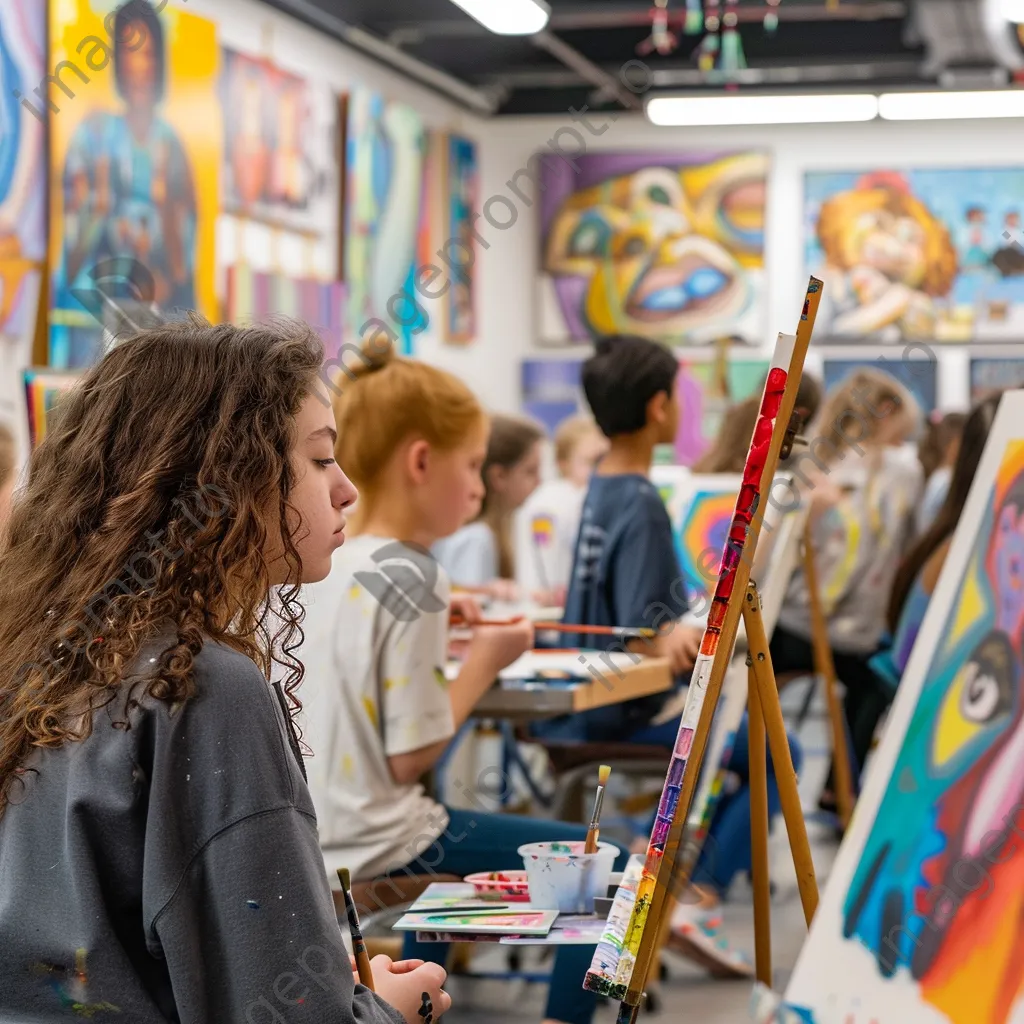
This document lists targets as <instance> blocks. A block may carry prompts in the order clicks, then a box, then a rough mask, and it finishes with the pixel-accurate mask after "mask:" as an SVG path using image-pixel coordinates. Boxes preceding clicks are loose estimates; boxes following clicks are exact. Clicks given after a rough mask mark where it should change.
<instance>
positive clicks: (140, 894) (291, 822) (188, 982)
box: [0, 642, 402, 1024]
mask: <svg viewBox="0 0 1024 1024" xmlns="http://www.w3.org/2000/svg"><path fill="white" fill-rule="evenodd" d="M158 650H159V648H157V649H155V650H147V651H146V652H145V654H146V657H145V659H144V660H145V661H146V662H148V658H149V657H151V656H153V655H154V654H156V653H158ZM196 686H197V695H196V697H195V698H194V699H192V700H189V701H187V702H186V703H185V704H184V706H180V707H178V708H176V709H174V710H172V709H171V708H170V707H168V705H166V704H164V703H160V702H158V701H154V700H151V699H148V698H147V699H145V700H144V701H143V702H142V705H141V706H140V707H138V708H137V709H135V710H133V711H132V712H131V715H130V722H131V728H129V729H124V728H122V727H117V726H115V724H114V723H115V722H118V721H123V720H124V714H123V708H124V695H123V694H122V695H121V696H120V697H119V699H118V700H117V701H115V702H114V703H113V704H111V705H110V707H109V708H108V709H105V710H100V711H98V712H96V713H95V716H94V727H93V731H92V733H91V735H90V736H89V737H88V738H87V739H86V740H84V741H81V742H78V743H70V744H65V745H64V746H63V747H61V748H59V749H56V750H36V751H35V752H34V753H33V755H32V757H31V759H30V760H29V762H28V765H27V766H28V767H30V768H32V769H34V771H30V772H27V773H26V774H25V775H24V776H22V777H21V779H20V780H16V782H15V785H14V788H13V790H12V792H11V797H12V800H13V803H11V804H10V805H9V806H8V807H7V809H6V811H5V812H4V814H3V816H2V817H0V1024H44V1022H45V1024H50V1022H54V1024H56V1022H62V1024H63V1022H67V1021H69V1020H74V1019H78V1018H82V1019H85V1018H88V1019H90V1020H92V1021H94V1022H95V1024H113V1022H117V1024H157V1022H161V1024H163V1022H166V1021H175V1022H181V1024H236V1022H237V1024H246V1022H248V1024H291V1022H296V1024H298V1022H301V1024H351V1022H356V1021H358V1022H360V1024H362V1022H371V1021H372V1022H381V1024H384V1022H387V1024H394V1022H399V1024H401V1022H402V1017H401V1016H400V1015H399V1014H398V1013H397V1012H396V1011H394V1010H393V1009H391V1008H390V1007H388V1006H386V1005H385V1004H384V1003H383V1002H382V1001H380V1000H379V999H378V998H377V997H376V996H374V995H373V994H372V993H371V992H369V991H368V990H367V989H365V988H363V987H361V986H359V987H355V988H354V986H353V981H352V971H351V968H350V966H349V959H348V954H347V952H346V951H345V947H344V945H343V943H342V938H341V931H340V929H339V927H338V923H337V919H336V918H335V914H334V908H333V904H332V901H331V895H330V890H329V887H328V884H327V878H326V876H325V874H324V868H323V860H322V859H321V856H320V849H319V844H318V842H317V831H316V818H315V816H314V812H313V804H312V802H311V800H310V797H309V791H308V790H307V788H306V784H305V780H304V778H303V773H302V770H301V761H300V759H299V757H298V755H297V745H296V744H295V742H294V737H293V736H292V734H291V733H290V731H289V729H288V727H287V726H286V720H285V715H284V713H283V710H282V707H281V700H280V696H279V694H278V693H275V691H274V690H273V689H272V688H271V687H269V686H268V684H267V682H266V680H265V679H264V678H263V676H262V674H261V673H260V671H259V669H257V667H256V666H255V665H254V664H253V663H252V662H251V661H250V660H249V659H248V658H246V657H245V656H243V655H241V654H239V653H237V652H235V651H232V650H230V649H228V648H226V647H224V646H222V645H220V644H215V643H212V642H211V643H208V644H207V645H206V646H205V648H204V649H203V650H202V652H201V653H200V654H199V656H198V658H197V659H196Z"/></svg>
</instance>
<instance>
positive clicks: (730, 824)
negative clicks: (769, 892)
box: [629, 714, 803, 896]
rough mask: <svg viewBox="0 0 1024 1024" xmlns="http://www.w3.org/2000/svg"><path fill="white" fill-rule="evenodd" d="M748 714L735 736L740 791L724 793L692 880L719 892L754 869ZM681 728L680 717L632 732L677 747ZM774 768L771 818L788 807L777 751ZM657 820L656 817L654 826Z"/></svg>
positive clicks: (794, 753)
mask: <svg viewBox="0 0 1024 1024" xmlns="http://www.w3.org/2000/svg"><path fill="white" fill-rule="evenodd" d="M747 725H748V722H747V716H746V715H745V714H744V716H743V721H742V722H741V723H740V727H739V729H737V730H736V738H735V739H734V740H733V745H732V756H731V757H730V758H729V771H730V772H732V773H733V774H735V775H738V776H739V777H740V787H739V789H737V790H736V791H735V792H734V793H722V794H720V795H719V798H718V806H717V807H716V808H715V813H714V816H713V817H712V819H711V827H710V829H709V830H708V835H707V838H706V839H705V841H704V846H703V847H702V849H701V852H700V856H699V857H698V858H697V863H696V865H695V866H694V869H693V878H692V881H694V882H696V883H697V884H698V885H703V886H705V887H707V888H710V889H714V890H715V892H717V893H718V895H719V896H725V894H726V893H727V892H728V891H729V886H730V885H731V884H732V881H733V879H734V878H735V877H736V876H737V875H738V874H740V872H744V871H750V868H751V863H752V860H753V852H752V850H751V846H750V736H749V733H748V729H747ZM678 730H679V719H678V718H676V719H673V720H672V721H671V722H666V723H665V724H664V725H652V726H648V727H647V728H646V729H641V730H640V732H638V733H636V734H634V735H633V736H630V738H629V739H630V742H633V743H651V744H657V745H661V746H666V747H671V746H673V745H674V744H675V738H676V733H677V732H678ZM787 738H788V740H789V754H790V757H792V759H793V767H794V768H795V769H796V770H797V771H798V772H799V771H800V766H801V764H802V763H803V751H801V749H800V744H799V743H798V742H797V741H796V738H795V737H793V736H787ZM767 754H768V757H767V762H766V763H767V768H768V819H769V821H770V820H771V819H772V818H774V817H775V816H776V815H777V814H778V813H779V811H780V810H781V809H782V805H781V803H780V801H779V784H778V783H777V782H776V781H775V766H774V765H773V764H772V754H771V751H770V750H769V751H767ZM704 769H705V770H712V769H713V770H716V771H717V769H718V765H713V766H712V765H707V764H706V765H705V766H704ZM653 827H654V820H653V819H652V820H651V828H653Z"/></svg>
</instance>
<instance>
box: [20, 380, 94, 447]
mask: <svg viewBox="0 0 1024 1024" xmlns="http://www.w3.org/2000/svg"><path fill="white" fill-rule="evenodd" d="M80 379H81V375H80V374H77V373H61V372H59V371H55V370H45V369H30V370H23V371H22V373H21V380H22V384H23V387H24V389H25V408H26V410H27V412H28V416H27V419H28V424H27V426H28V436H29V441H30V446H31V447H32V448H35V446H36V445H37V444H39V442H40V441H42V439H43V438H44V437H46V432H47V429H48V426H49V420H50V416H51V414H52V413H53V410H54V408H55V407H56V405H57V403H58V402H59V401H60V397H61V395H63V394H65V393H66V392H67V391H70V390H71V388H73V387H74V386H75V385H76V384H77V383H78V381H79V380H80Z"/></svg>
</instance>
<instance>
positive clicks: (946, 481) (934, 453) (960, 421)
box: [916, 412, 966, 534]
mask: <svg viewBox="0 0 1024 1024" xmlns="http://www.w3.org/2000/svg"><path fill="white" fill-rule="evenodd" d="M965 420H966V416H965V415H964V414H963V413H962V412H947V413H946V414H945V415H944V416H942V417H941V418H940V419H938V420H932V419H929V421H928V426H927V428H926V430H925V435H924V437H923V438H922V440H921V444H920V447H919V448H918V458H919V459H920V461H921V468H922V469H923V470H924V481H925V484H924V494H923V495H922V496H921V504H920V506H919V507H918V510H917V521H916V526H917V532H918V534H923V533H925V532H926V531H927V529H928V528H929V527H930V526H931V524H932V522H933V521H934V519H935V517H936V516H937V515H938V513H939V509H940V508H942V505H943V502H944V501H945V500H946V494H947V492H948V491H949V486H950V481H951V480H952V478H953V464H954V463H955V462H956V458H957V453H958V452H959V451H960V438H961V436H962V434H963V430H964V422H965Z"/></svg>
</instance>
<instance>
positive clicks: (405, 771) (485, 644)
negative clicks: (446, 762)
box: [385, 620, 533, 785]
mask: <svg viewBox="0 0 1024 1024" xmlns="http://www.w3.org/2000/svg"><path fill="white" fill-rule="evenodd" d="M446 642H447V635H446V634H443V635H442V637H441V647H440V648H437V647H436V646H435V647H434V648H433V649H434V651H435V654H434V657H437V658H438V659H439V661H437V662H435V663H434V664H435V665H439V666H440V667H438V668H436V669H434V668H432V669H431V678H430V680H428V679H427V678H426V671H425V663H423V662H422V661H421V662H420V663H419V667H418V668H417V669H412V671H416V672H417V676H416V678H417V679H419V681H420V682H419V689H418V690H417V693H416V694H415V695H414V696H413V695H410V696H411V697H412V699H413V700H414V701H415V703H414V704H404V705H403V707H402V708H401V709H399V708H396V709H395V712H394V715H393V716H392V714H391V713H389V714H388V716H387V718H386V721H388V722H390V721H393V720H397V719H398V718H399V717H401V719H402V720H405V721H407V720H408V718H409V715H410V714H413V715H415V714H416V713H417V712H416V708H417V707H422V706H423V705H424V704H425V705H426V706H427V708H428V709H433V710H427V712H426V713H427V714H429V715H436V716H437V719H438V720H441V717H442V716H443V715H445V714H447V716H448V717H447V718H446V719H444V720H446V721H448V722H449V723H450V726H449V728H448V731H447V733H446V734H445V735H443V736H441V737H440V738H437V739H435V740H434V741H433V742H430V743H427V744H424V745H418V746H414V747H413V748H412V749H401V750H400V749H398V748H399V746H400V745H401V744H399V743H398V742H397V740H396V741H395V742H394V743H392V742H391V741H390V740H389V739H388V736H387V732H385V747H386V749H387V753H388V767H389V768H390V769H391V777H392V778H393V779H394V780H395V782H397V783H399V784H401V785H409V784H411V783H413V782H416V781H417V779H419V778H420V777H421V776H422V775H423V774H424V772H427V771H429V770H430V769H431V768H432V767H433V766H434V765H435V764H436V763H437V759H438V758H439V757H440V756H441V754H443V753H444V751H445V748H446V747H447V746H448V744H449V743H450V742H451V738H452V735H453V734H454V733H455V732H456V731H457V730H458V729H459V727H460V726H461V725H462V723H463V722H465V721H466V719H467V718H469V716H470V714H472V711H473V708H474V707H476V704H477V702H478V701H479V700H480V698H481V697H482V696H483V695H484V694H485V693H486V692H487V691H488V690H489V689H490V688H491V687H492V686H493V685H494V680H495V678H496V677H497V675H498V673H499V672H500V671H501V670H502V669H503V668H504V667H505V666H506V665H510V664H511V663H512V662H513V661H515V660H516V658H518V657H519V656H520V655H521V654H522V653H523V652H524V651H527V650H529V649H530V647H531V645H532V643H533V626H532V625H531V624H530V623H529V622H527V621H525V620H524V621H522V622H518V623H515V624H514V625H510V626H484V627H478V628H477V629H476V631H475V632H474V634H473V639H472V640H471V641H470V644H469V649H468V651H467V653H466V658H465V661H463V663H462V670H461V671H460V672H459V674H458V676H457V677H456V678H455V679H454V680H453V681H452V682H451V683H450V684H448V683H445V684H444V685H443V686H441V693H440V695H439V694H438V693H437V692H436V690H434V689H432V688H433V687H436V686H438V685H439V681H440V680H441V679H444V667H443V666H444V663H445V662H444V653H445V651H444V645H445V644H446ZM409 685H410V686H411V685H412V682H411V679H410V684H409ZM386 699H387V697H386V696H385V700H386ZM442 701H443V702H444V703H443V705H442ZM401 728H402V729H403V732H405V731H406V730H407V729H412V730H413V731H417V730H418V727H417V726H414V725H412V724H411V723H410V725H408V726H406V725H403V726H401Z"/></svg>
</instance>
